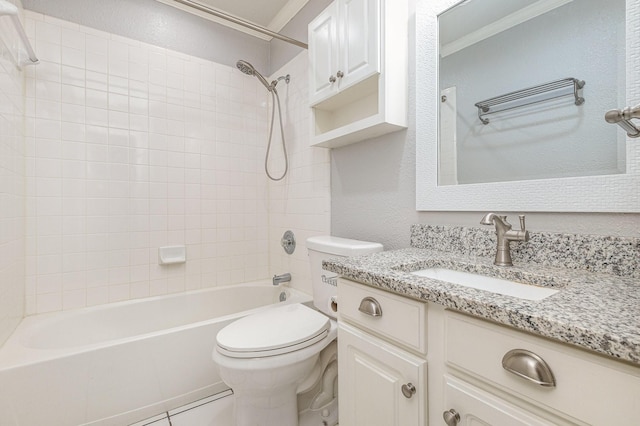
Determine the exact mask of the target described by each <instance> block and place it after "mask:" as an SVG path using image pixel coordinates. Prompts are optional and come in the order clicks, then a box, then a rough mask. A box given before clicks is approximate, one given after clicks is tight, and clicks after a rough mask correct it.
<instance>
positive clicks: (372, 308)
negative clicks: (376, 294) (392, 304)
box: [358, 297, 382, 317]
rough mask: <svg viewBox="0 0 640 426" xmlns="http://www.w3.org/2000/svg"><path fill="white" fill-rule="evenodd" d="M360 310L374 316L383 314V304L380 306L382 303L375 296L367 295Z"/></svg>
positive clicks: (361, 303)
mask: <svg viewBox="0 0 640 426" xmlns="http://www.w3.org/2000/svg"><path fill="white" fill-rule="evenodd" d="M358 310H359V311H360V312H362V313H363V314H367V315H371V316H372V317H381V316H382V306H380V303H379V302H378V301H377V300H376V299H374V298H373V297H365V298H364V299H362V301H361V302H360V306H359V307H358Z"/></svg>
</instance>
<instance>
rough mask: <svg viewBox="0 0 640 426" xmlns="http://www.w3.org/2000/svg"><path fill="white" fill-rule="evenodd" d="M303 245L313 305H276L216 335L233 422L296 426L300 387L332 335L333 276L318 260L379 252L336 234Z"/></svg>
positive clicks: (371, 245)
mask: <svg viewBox="0 0 640 426" xmlns="http://www.w3.org/2000/svg"><path fill="white" fill-rule="evenodd" d="M307 248H308V249H309V258H310V263H311V272H312V284H313V293H314V306H315V308H316V309H313V308H310V307H308V306H305V305H302V304H299V303H298V304H292V305H286V306H277V307H274V308H270V309H268V310H266V311H263V312H260V313H256V314H254V315H249V316H246V317H244V318H241V319H239V320H238V321H235V322H233V323H231V324H229V325H228V326H226V327H225V328H224V329H222V330H221V331H220V332H219V333H218V335H217V337H216V348H215V350H214V351H213V355H212V356H213V359H214V361H215V362H216V363H217V365H218V367H219V370H220V376H221V377H222V380H223V381H224V382H225V383H226V384H227V385H228V386H229V387H231V389H233V392H234V400H235V401H234V402H235V418H236V426H297V425H298V404H297V395H298V392H299V391H300V386H301V385H302V384H303V383H305V385H307V384H308V382H309V380H308V378H309V376H310V375H311V374H312V372H313V371H315V372H318V370H321V369H320V368H318V363H319V362H320V361H319V360H320V354H321V352H322V351H323V350H324V349H325V348H327V347H328V346H329V345H330V344H331V342H333V341H334V340H335V339H336V336H337V324H336V322H335V320H334V318H335V317H336V300H335V295H336V275H335V274H332V273H330V272H327V271H324V270H322V260H324V259H326V258H329V257H339V256H354V255H360V254H367V253H373V252H376V251H381V250H382V246H381V245H380V244H377V243H369V242H363V241H355V240H347V239H343V238H336V237H314V238H310V239H308V240H307ZM321 376H322V371H320V373H319V378H318V380H321V378H322V377H321ZM303 387H304V386H303ZM322 400H326V395H323V398H322ZM331 406H332V407H335V406H336V404H332V405H331ZM325 411H326V410H325ZM331 414H332V418H337V415H334V414H336V413H331ZM319 424H322V423H319ZM333 424H335V423H333Z"/></svg>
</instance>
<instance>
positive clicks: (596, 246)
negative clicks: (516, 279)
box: [411, 218, 640, 278]
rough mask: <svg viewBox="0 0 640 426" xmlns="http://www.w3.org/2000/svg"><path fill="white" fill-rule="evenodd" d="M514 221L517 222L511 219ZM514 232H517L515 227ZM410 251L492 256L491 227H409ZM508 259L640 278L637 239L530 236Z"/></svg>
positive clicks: (513, 247)
mask: <svg viewBox="0 0 640 426" xmlns="http://www.w3.org/2000/svg"><path fill="white" fill-rule="evenodd" d="M511 219H512V220H513V221H517V218H511ZM514 228H515V229H518V228H519V225H518V224H517V223H516V224H515V225H514ZM411 247H415V248H423V249H434V250H440V251H445V252H452V253H458V254H467V255H476V256H486V257H490V256H495V253H496V235H495V229H494V227H492V226H486V227H482V228H472V227H460V226H432V225H413V226H411ZM511 256H512V257H513V262H514V264H517V263H518V262H527V263H535V264H538V265H543V266H550V267H554V268H564V269H575V270H585V271H592V272H603V273H607V274H614V275H620V276H627V277H635V278H640V239H639V238H623V237H608V236H600V235H580V234H553V233H546V232H530V239H529V241H527V242H512V243H511Z"/></svg>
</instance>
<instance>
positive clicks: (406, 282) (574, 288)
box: [323, 248, 640, 366]
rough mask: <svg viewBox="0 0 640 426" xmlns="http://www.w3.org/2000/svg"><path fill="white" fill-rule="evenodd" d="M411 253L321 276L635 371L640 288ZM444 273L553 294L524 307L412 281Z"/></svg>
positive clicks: (601, 277) (639, 354) (338, 265)
mask: <svg viewBox="0 0 640 426" xmlns="http://www.w3.org/2000/svg"><path fill="white" fill-rule="evenodd" d="M514 263H515V266H512V267H499V266H495V265H493V258H488V257H478V256H471V255H457V254H452V253H449V252H442V251H437V250H431V249H420V248H409V249H402V250H391V251H385V252H380V253H376V254H371V255H366V256H359V257H351V258H341V259H330V260H328V261H325V262H323V267H324V269H327V270H329V271H332V272H335V273H337V274H340V275H342V276H344V277H345V278H349V279H352V280H355V281H358V282H361V283H364V284H368V285H370V286H372V287H377V288H381V289H384V290H387V291H391V292H394V293H397V294H401V295H404V296H407V297H411V298H414V299H418V300H423V301H429V302H433V303H437V304H440V305H443V306H444V307H447V308H451V309H455V310H458V311H462V312H466V313H468V314H471V315H475V316H477V317H481V318H485V319H488V320H492V321H495V322H497V323H500V324H505V325H508V326H512V327H515V328H517V329H520V330H524V331H527V332H530V333H534V334H537V335H540V336H544V337H548V338H551V339H555V340H558V341H561V342H565V343H569V344H572V345H576V346H579V347H582V348H586V349H589V350H592V351H595V352H598V353H601V354H604V355H607V356H610V357H613V358H616V359H619V360H623V361H627V362H630V363H633V364H635V365H637V366H640V280H638V278H635V277H621V276H618V275H612V274H607V273H600V272H590V271H583V270H570V269H561V268H552V267H546V266H540V265H538V264H533V263H526V262H518V263H516V261H515V260H514ZM426 267H444V268H450V269H457V270H462V271H468V272H473V273H478V274H481V275H488V276H494V277H498V278H506V279H511V280H513V281H519V282H524V283H530V284H538V285H542V286H550V287H554V288H557V289H558V290H559V291H558V293H556V294H554V295H551V296H549V297H547V298H545V299H543V300H541V301H531V300H524V299H519V298H515V297H510V296H503V295H501V294H496V293H490V292H487V291H482V290H476V289H473V288H468V287H464V286H460V285H456V284H450V283H446V282H443V281H438V280H435V279H431V278H425V277H419V276H416V275H412V274H410V272H411V271H416V270H419V269H424V268H426Z"/></svg>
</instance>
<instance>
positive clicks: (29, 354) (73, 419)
mask: <svg viewBox="0 0 640 426" xmlns="http://www.w3.org/2000/svg"><path fill="white" fill-rule="evenodd" d="M283 293H284V294H283ZM281 297H282V298H286V300H285V301H283V302H280V298H281ZM310 301H311V296H309V295H306V294H304V293H301V292H298V291H296V290H294V289H289V288H285V287H274V286H273V285H271V283H270V282H266V281H265V282H255V283H248V284H239V285H233V286H225V287H216V288H212V289H206V290H198V291H193V292H187V293H181V294H175V295H169V296H161V297H154V298H148V299H140V300H133V301H126V302H119V303H113V304H109V305H102V306H98V307H93V308H85V309H78V310H74V311H65V312H60V313H52V314H42V315H36V316H31V317H26V318H25V319H24V320H23V321H22V322H21V323H20V325H19V326H18V327H17V329H16V330H15V332H14V333H13V334H12V335H11V337H10V338H9V339H8V340H7V342H6V343H5V344H4V346H3V347H2V348H1V349H0V425H2V426H18V425H19V426H40V425H47V426H57V425H60V426H76V425H84V424H87V425H117V426H122V425H126V424H129V423H133V422H135V421H138V420H142V419H145V418H148V417H150V416H152V415H155V414H159V413H162V412H164V411H167V410H170V409H173V408H176V407H179V406H181V405H184V404H186V403H189V402H191V401H194V400H197V399H199V398H203V397H205V396H208V395H211V394H214V393H217V392H221V391H223V390H225V389H228V387H227V386H226V385H225V384H224V383H223V382H222V380H221V379H220V376H219V375H218V371H217V368H216V366H215V364H214V363H213V360H212V358H211V353H212V350H213V348H214V344H215V337H216V334H217V333H218V331H219V330H220V329H221V328H222V327H224V326H226V325H227V324H229V323H231V322H232V321H235V320H236V319H238V318H240V317H242V316H245V315H247V314H250V313H253V312H257V311H260V310H264V309H269V308H270V307H271V306H274V305H276V304H279V303H298V302H299V303H305V302H310Z"/></svg>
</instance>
